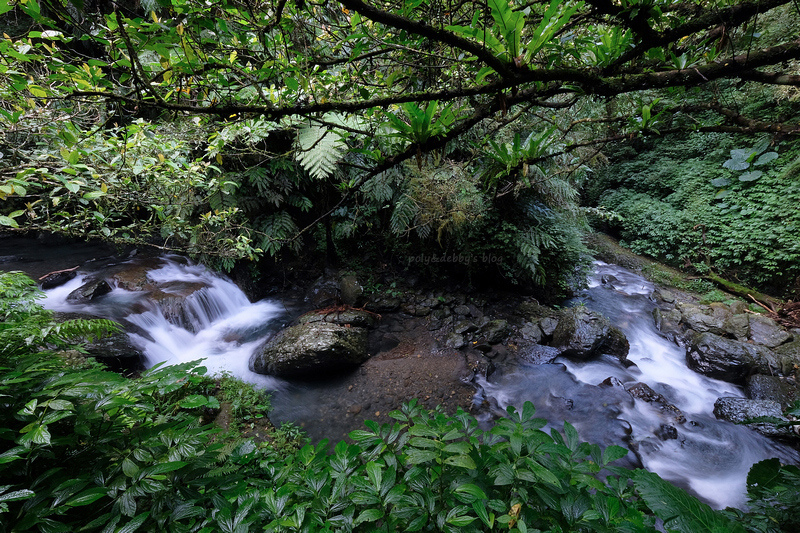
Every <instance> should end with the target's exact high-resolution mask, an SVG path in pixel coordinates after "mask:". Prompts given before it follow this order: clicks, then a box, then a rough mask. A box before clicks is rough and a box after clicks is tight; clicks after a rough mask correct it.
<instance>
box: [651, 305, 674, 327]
mask: <svg viewBox="0 0 800 533" xmlns="http://www.w3.org/2000/svg"><path fill="white" fill-rule="evenodd" d="M653 320H654V322H655V325H656V328H657V329H658V330H659V331H661V332H662V333H679V332H680V331H681V329H680V322H681V312H680V311H678V310H677V309H670V310H669V311H662V310H661V309H659V308H658V307H656V308H655V309H653Z"/></svg>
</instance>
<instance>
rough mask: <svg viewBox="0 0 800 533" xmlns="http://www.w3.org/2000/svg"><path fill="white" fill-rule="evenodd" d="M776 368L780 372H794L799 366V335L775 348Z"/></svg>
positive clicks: (786, 373)
mask: <svg viewBox="0 0 800 533" xmlns="http://www.w3.org/2000/svg"><path fill="white" fill-rule="evenodd" d="M774 351H775V356H776V359H777V364H778V369H779V371H780V372H781V373H782V374H785V375H787V376H788V375H791V374H794V373H795V371H796V370H797V368H798V367H800V335H798V336H797V337H795V339H794V340H793V341H791V342H787V343H786V344H782V345H780V346H778V347H777V348H775V350H774Z"/></svg>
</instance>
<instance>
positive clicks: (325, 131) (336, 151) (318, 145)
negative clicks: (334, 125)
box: [297, 124, 346, 179]
mask: <svg viewBox="0 0 800 533" xmlns="http://www.w3.org/2000/svg"><path fill="white" fill-rule="evenodd" d="M345 148H346V145H345V143H344V142H343V141H342V140H341V139H340V138H339V135H338V134H337V133H335V132H334V131H332V130H331V129H330V128H328V127H327V126H320V125H314V124H308V125H306V126H305V127H303V128H301V129H300V131H298V132H297V161H298V162H299V163H300V165H301V166H302V167H303V169H304V170H305V171H306V172H308V173H309V174H310V175H311V177H312V178H315V179H325V178H327V177H329V176H330V175H331V174H333V171H334V170H336V164H337V163H338V162H339V160H341V159H342V156H343V155H344V151H345Z"/></svg>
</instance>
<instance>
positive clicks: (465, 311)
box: [453, 304, 470, 316]
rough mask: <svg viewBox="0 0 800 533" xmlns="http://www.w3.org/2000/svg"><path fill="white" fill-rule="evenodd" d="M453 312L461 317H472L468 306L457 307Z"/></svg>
mask: <svg viewBox="0 0 800 533" xmlns="http://www.w3.org/2000/svg"><path fill="white" fill-rule="evenodd" d="M453 312H455V313H456V314H457V315H461V316H470V310H469V307H467V306H466V305H464V304H461V305H457V306H456V307H455V308H454V309H453Z"/></svg>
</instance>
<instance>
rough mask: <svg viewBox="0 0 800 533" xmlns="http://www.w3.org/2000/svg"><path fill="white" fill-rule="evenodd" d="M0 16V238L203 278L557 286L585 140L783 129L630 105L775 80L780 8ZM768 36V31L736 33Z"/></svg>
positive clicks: (438, 0) (792, 78)
mask: <svg viewBox="0 0 800 533" xmlns="http://www.w3.org/2000/svg"><path fill="white" fill-rule="evenodd" d="M0 12H2V13H3V14H4V20H3V22H2V30H3V38H2V39H0V74H2V77H0V80H2V81H0V124H2V127H0V152H2V158H0V202H2V212H0V225H2V226H3V227H5V228H6V229H13V228H19V229H21V230H22V229H49V230H56V231H59V232H62V233H69V234H74V235H81V236H97V237H101V238H105V239H109V240H114V241H117V242H120V241H121V242H149V243H152V244H155V245H159V246H163V247H166V248H176V249H181V250H184V251H189V252H192V253H196V254H200V255H205V256H207V257H216V258H218V259H219V261H220V263H221V264H222V266H226V267H230V266H231V265H232V264H233V261H234V260H236V259H240V258H249V259H257V258H259V257H264V256H267V257H270V256H272V257H281V256H282V255H283V254H288V253H292V252H298V251H306V252H307V251H308V250H319V251H320V252H322V251H325V252H326V253H327V256H328V258H329V259H334V256H335V252H337V251H338V252H339V253H348V252H357V253H359V254H361V253H364V252H369V253H373V254H377V255H380V256H382V259H384V258H387V257H388V258H390V259H394V260H395V261H397V262H398V263H400V264H408V263H409V261H410V259H411V258H412V257H416V256H418V255H420V254H424V255H427V256H433V255H436V256H438V257H444V258H447V257H451V258H452V257H453V256H455V257H462V258H463V257H468V258H469V260H468V261H466V262H464V261H462V262H461V263H459V265H458V266H460V267H463V266H464V265H466V266H468V267H469V269H470V270H472V271H473V272H476V273H489V274H494V275H496V276H503V277H505V278H506V279H510V280H514V281H521V282H524V281H528V280H533V281H536V282H538V283H540V284H541V283H552V284H555V282H564V281H565V280H566V279H567V278H568V277H569V276H570V275H572V274H573V273H574V267H575V265H576V264H580V263H581V261H583V260H584V249H583V247H582V246H581V244H580V242H579V240H578V234H579V232H580V230H581V227H582V224H583V222H582V217H581V215H580V212H579V210H578V209H577V208H576V204H575V199H576V192H575V191H576V183H577V182H578V181H580V180H582V179H585V178H586V171H587V164H589V163H592V162H594V161H595V159H596V156H597V155H598V148H601V147H602V146H603V145H604V143H605V142H607V141H608V140H610V139H624V138H629V137H631V136H633V137H636V136H640V135H666V134H669V133H675V132H681V131H723V132H729V131H739V132H745V133H748V134H753V133H754V132H780V133H781V134H782V135H790V136H791V135H796V134H797V133H798V132H800V127H798V125H797V122H796V119H795V118H791V117H792V115H784V116H781V113H780V112H777V111H776V112H775V113H773V114H772V116H770V117H769V120H765V117H763V116H761V115H758V114H756V115H752V116H750V115H748V114H747V113H744V112H743V110H742V109H739V108H738V107H737V106H735V105H734V106H728V105H727V104H728V102H725V101H724V100H717V99H715V98H713V97H710V98H705V99H703V100H702V101H700V102H697V103H692V104H691V105H687V104H685V103H683V102H682V101H681V99H680V98H679V97H677V98H674V99H673V100H669V101H668V100H665V99H663V95H662V94H655V92H653V91H654V90H669V91H673V92H677V93H680V91H682V90H683V88H685V87H694V86H707V87H709V88H710V93H709V94H712V95H713V91H714V90H715V85H714V84H715V83H717V82H718V81H719V80H726V79H735V80H739V81H740V82H741V83H742V84H744V85H746V86H748V87H755V88H756V89H755V90H758V89H757V88H758V87H781V88H784V87H788V88H792V87H796V86H797V85H798V84H800V76H798V73H797V63H796V60H797V58H798V57H800V41H798V35H797V31H796V28H797V26H798V25H797V24H792V21H794V22H796V21H797V18H798V11H797V9H796V6H795V5H794V4H793V3H792V1H791V0H760V1H757V2H756V1H741V2H734V1H730V0H714V1H708V0H702V1H700V0H692V1H686V2H683V1H681V2H679V1H677V0H623V1H621V2H611V1H608V0H585V1H576V0H551V1H544V0H535V1H533V2H527V3H519V4H516V3H508V2H505V1H494V0H492V1H489V2H483V3H481V2H460V3H458V2H456V3H454V2H447V1H444V0H403V1H390V0H386V1H378V2H369V3H366V2H363V1H362V0H339V1H336V2H325V3H315V2H304V1H300V0H298V1H293V2H288V1H286V0H272V1H267V2H256V3H253V2H239V1H237V0H225V1H222V2H211V3H209V2H200V1H195V0H158V1H148V2H141V3H126V4H121V3H116V2H114V1H109V2H95V3H89V2H82V1H78V0H73V1H66V0H19V1H18V2H13V3H9V4H8V5H5V4H4V5H3V7H0ZM776 21H778V22H781V23H782V24H783V26H784V29H785V31H782V32H773V34H772V35H774V36H778V37H776V38H774V39H771V40H770V41H768V42H767V41H764V40H763V38H762V37H759V36H760V35H762V33H763V32H764V31H765V30H764V29H763V28H764V27H765V25H767V26H768V25H770V24H772V25H773V26H774V25H775V24H776V23H777V22H776ZM759 39H762V40H761V41H759ZM677 96H679V95H677ZM659 98H661V99H659ZM787 117H790V118H787ZM492 257H495V258H496V260H494V261H493V260H492ZM443 262H444V263H447V262H448V261H443ZM451 262H452V261H451Z"/></svg>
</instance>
